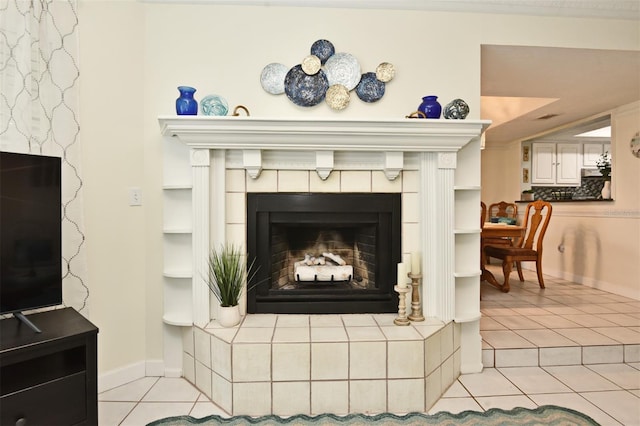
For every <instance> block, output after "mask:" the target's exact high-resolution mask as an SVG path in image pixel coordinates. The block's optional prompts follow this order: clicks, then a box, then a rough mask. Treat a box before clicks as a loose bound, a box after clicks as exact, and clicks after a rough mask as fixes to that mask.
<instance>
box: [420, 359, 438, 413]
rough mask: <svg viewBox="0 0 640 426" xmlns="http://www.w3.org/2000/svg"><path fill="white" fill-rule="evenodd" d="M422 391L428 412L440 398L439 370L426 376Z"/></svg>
mask: <svg viewBox="0 0 640 426" xmlns="http://www.w3.org/2000/svg"><path fill="white" fill-rule="evenodd" d="M424 389H425V398H424V399H425V404H426V405H425V408H426V409H427V410H429V409H430V408H431V407H433V405H434V404H435V403H436V402H438V400H439V399H440V397H441V396H442V377H441V372H440V369H439V368H437V369H436V370H435V371H433V372H432V373H431V374H429V375H428V376H427V378H426V379H425V384H424Z"/></svg>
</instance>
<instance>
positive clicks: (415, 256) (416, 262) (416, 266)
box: [411, 251, 422, 275]
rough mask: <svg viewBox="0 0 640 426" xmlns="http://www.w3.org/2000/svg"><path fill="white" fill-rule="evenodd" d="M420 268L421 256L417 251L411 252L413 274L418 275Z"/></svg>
mask: <svg viewBox="0 0 640 426" xmlns="http://www.w3.org/2000/svg"><path fill="white" fill-rule="evenodd" d="M421 269H422V263H421V256H420V252H419V251H414V252H412V253H411V272H412V273H413V274H414V275H420V271H421Z"/></svg>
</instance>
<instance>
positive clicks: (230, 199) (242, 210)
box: [225, 192, 247, 224]
mask: <svg viewBox="0 0 640 426" xmlns="http://www.w3.org/2000/svg"><path fill="white" fill-rule="evenodd" d="M225 204H226V205H225V209H226V210H225V215H226V216H225V220H226V223H241V224H244V223H245V221H244V218H245V215H246V214H247V205H246V197H245V195H244V192H227V193H226V194H225Z"/></svg>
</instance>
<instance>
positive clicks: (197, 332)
mask: <svg viewBox="0 0 640 426" xmlns="http://www.w3.org/2000/svg"><path fill="white" fill-rule="evenodd" d="M193 330H194V335H193V338H194V346H195V348H194V349H195V358H196V360H197V361H199V362H201V363H202V364H204V365H205V366H207V368H209V369H211V336H210V335H209V333H207V332H206V331H204V330H202V329H201V328H197V327H193Z"/></svg>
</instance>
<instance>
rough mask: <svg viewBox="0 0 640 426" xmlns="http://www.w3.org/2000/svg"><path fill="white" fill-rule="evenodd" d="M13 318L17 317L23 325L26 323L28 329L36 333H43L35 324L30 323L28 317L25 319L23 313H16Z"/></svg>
mask: <svg viewBox="0 0 640 426" xmlns="http://www.w3.org/2000/svg"><path fill="white" fill-rule="evenodd" d="M13 316H14V317H16V318H17V319H18V321H22V322H23V323H25V325H26V326H27V327H29V328H30V329H32V330H33V331H35V332H36V333H42V330H40V329H39V328H38V327H36V325H35V324H34V323H32V322H31V321H29V319H28V318H27V317H25V316H24V314H23V313H22V312H14V313H13Z"/></svg>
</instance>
